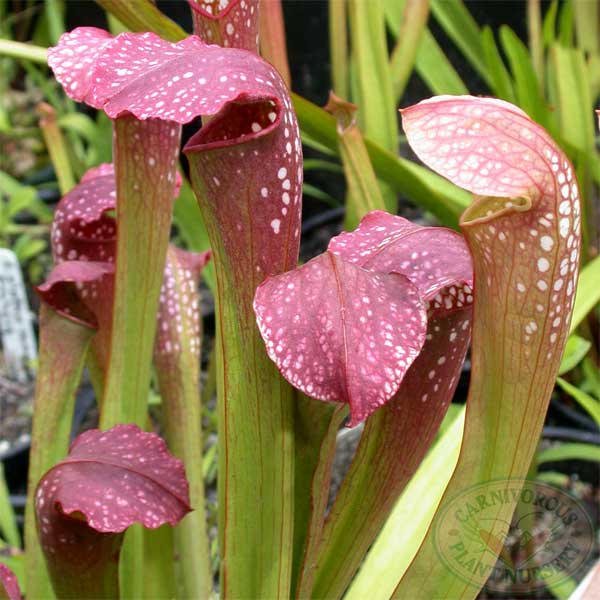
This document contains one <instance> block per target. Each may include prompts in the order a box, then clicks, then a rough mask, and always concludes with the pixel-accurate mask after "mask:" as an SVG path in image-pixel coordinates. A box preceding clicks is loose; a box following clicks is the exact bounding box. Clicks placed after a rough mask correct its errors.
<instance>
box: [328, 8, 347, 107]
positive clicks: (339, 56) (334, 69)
mask: <svg viewBox="0 0 600 600" xmlns="http://www.w3.org/2000/svg"><path fill="white" fill-rule="evenodd" d="M347 7H348V2H347V0H329V3H328V11H329V12H328V15H329V52H330V55H331V79H332V86H333V91H334V92H335V93H336V94H337V95H338V96H339V97H340V98H349V97H350V88H349V77H350V70H349V66H348V58H349V57H348V52H349V47H348V15H347Z"/></svg>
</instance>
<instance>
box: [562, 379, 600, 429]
mask: <svg viewBox="0 0 600 600" xmlns="http://www.w3.org/2000/svg"><path fill="white" fill-rule="evenodd" d="M556 383H558V385H559V386H560V387H561V388H562V389H563V390H564V391H565V392H567V394H569V396H571V397H572V398H574V399H575V400H577V402H578V404H579V406H581V408H583V409H584V410H585V411H587V412H588V413H589V414H590V415H591V416H592V418H593V419H594V421H596V423H598V426H599V427H600V402H598V400H596V399H594V398H592V397H591V396H589V395H588V394H586V393H585V392H583V391H581V390H580V389H579V388H578V387H575V386H574V385H572V384H570V383H569V382H568V381H565V380H564V379H563V378H562V377H559V378H558V379H557V380H556Z"/></svg>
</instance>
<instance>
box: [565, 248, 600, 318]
mask: <svg viewBox="0 0 600 600" xmlns="http://www.w3.org/2000/svg"><path fill="white" fill-rule="evenodd" d="M599 281H600V256H597V257H596V258H595V259H594V260H592V261H590V262H589V263H588V264H587V265H585V267H583V269H581V273H580V274H579V283H578V284H577V296H576V298H575V308H574V309H573V319H572V321H571V323H572V324H571V330H573V329H574V328H575V327H577V326H578V325H579V324H580V323H581V322H582V321H583V319H585V317H586V315H587V314H588V313H589V312H590V311H591V310H593V308H594V307H595V306H596V305H597V304H598V303H599V302H600V286H599V285H598V282H599Z"/></svg>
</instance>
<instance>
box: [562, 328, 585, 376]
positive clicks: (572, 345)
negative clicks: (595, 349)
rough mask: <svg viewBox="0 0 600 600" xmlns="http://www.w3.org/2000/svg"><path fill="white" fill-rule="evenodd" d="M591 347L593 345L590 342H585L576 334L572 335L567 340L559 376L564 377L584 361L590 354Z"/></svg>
mask: <svg viewBox="0 0 600 600" xmlns="http://www.w3.org/2000/svg"><path fill="white" fill-rule="evenodd" d="M591 347H592V343H591V342H589V341H588V340H584V339H583V338H582V337H579V336H578V335H575V334H573V335H571V336H570V337H569V339H568V340H567V345H566V346H565V353H564V354H563V357H562V361H561V363H560V368H559V370H558V374H559V375H564V374H565V373H567V372H569V371H570V370H571V369H574V368H575V367H576V366H577V365H578V364H579V363H580V362H581V361H582V360H583V357H584V356H585V355H586V354H587V353H588V352H589V349H590V348H591Z"/></svg>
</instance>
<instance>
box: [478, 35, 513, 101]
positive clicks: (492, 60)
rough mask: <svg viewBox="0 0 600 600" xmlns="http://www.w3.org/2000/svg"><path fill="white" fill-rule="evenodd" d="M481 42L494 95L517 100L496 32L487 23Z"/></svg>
mask: <svg viewBox="0 0 600 600" xmlns="http://www.w3.org/2000/svg"><path fill="white" fill-rule="evenodd" d="M481 43H482V45H483V51H484V56H485V62H486V64H487V67H488V71H489V74H490V87H491V88H492V91H493V92H494V95H496V96H498V97H499V98H502V99H503V100H508V101H509V102H514V101H515V92H514V89H513V82H512V79H511V77H510V75H509V73H508V71H507V69H506V67H505V66H504V62H503V61H502V57H501V56H500V52H499V51H498V46H496V41H495V40H494V33H493V31H492V29H491V28H490V27H488V26H487V25H486V26H485V27H484V28H483V29H482V30H481Z"/></svg>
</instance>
